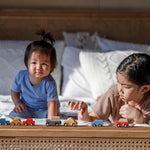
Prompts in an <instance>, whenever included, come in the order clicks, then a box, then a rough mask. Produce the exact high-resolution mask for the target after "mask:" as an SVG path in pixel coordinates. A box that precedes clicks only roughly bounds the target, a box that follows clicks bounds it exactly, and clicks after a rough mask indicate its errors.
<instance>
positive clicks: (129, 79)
mask: <svg viewBox="0 0 150 150" xmlns="http://www.w3.org/2000/svg"><path fill="white" fill-rule="evenodd" d="M116 73H117V82H118V83H117V85H115V86H113V87H111V88H110V89H109V90H108V91H107V92H106V93H105V94H104V95H102V96H101V97H100V99H99V100H98V101H97V103H96V104H95V105H94V106H93V108H92V110H93V111H92V112H91V113H89V114H88V110H87V109H88V108H87V104H86V103H84V102H81V101H78V102H76V103H74V102H68V105H69V106H70V108H71V109H73V110H78V119H79V120H85V121H93V120H95V119H102V120H106V119H109V120H110V121H111V122H112V123H114V122H115V121H116V120H119V119H120V118H126V119H128V120H129V122H130V123H136V124H141V123H148V121H149V120H150V56H149V55H147V54H141V53H139V54H132V55H130V56H128V57H127V58H125V59H124V60H123V61H122V62H121V63H120V65H119V66H118V68H117V70H116Z"/></svg>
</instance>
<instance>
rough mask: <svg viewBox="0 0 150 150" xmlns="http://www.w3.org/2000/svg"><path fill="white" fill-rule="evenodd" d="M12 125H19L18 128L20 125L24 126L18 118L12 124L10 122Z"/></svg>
mask: <svg viewBox="0 0 150 150" xmlns="http://www.w3.org/2000/svg"><path fill="white" fill-rule="evenodd" d="M10 125H13V126H14V125H18V126H20V125H22V122H21V120H20V119H18V118H15V119H14V120H12V121H11V122H10Z"/></svg>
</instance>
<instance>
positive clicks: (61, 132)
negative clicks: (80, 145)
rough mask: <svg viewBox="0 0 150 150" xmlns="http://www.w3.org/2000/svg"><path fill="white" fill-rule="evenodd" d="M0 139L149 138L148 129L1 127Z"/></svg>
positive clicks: (149, 131)
mask: <svg viewBox="0 0 150 150" xmlns="http://www.w3.org/2000/svg"><path fill="white" fill-rule="evenodd" d="M0 137H61V138H62V137H63V138H69V137H73V138H77V137H80V138H92V137H93V138H140V139H142V138H147V139H149V138H150V128H149V127H128V128H123V127H121V128H117V127H100V128H99V127H88V126H78V127H64V126H59V127H52V126H49V127H46V126H32V127H31V126H27V127H26V126H1V127H0Z"/></svg>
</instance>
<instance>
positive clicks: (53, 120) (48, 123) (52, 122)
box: [46, 116, 61, 126]
mask: <svg viewBox="0 0 150 150" xmlns="http://www.w3.org/2000/svg"><path fill="white" fill-rule="evenodd" d="M60 124H61V120H60V117H59V116H53V117H52V118H51V119H47V120H46V126H59V125H60Z"/></svg>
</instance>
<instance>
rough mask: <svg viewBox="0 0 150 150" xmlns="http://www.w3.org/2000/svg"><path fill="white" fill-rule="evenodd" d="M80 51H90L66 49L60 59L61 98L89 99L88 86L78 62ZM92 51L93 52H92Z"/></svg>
mask: <svg viewBox="0 0 150 150" xmlns="http://www.w3.org/2000/svg"><path fill="white" fill-rule="evenodd" d="M81 51H91V50H86V49H78V48H74V47H66V48H65V50H64V54H63V58H62V66H63V84H62V93H61V95H62V96H65V97H91V96H92V94H91V92H90V86H89V84H88V82H87V80H86V78H85V76H84V74H83V71H82V68H81V66H80V62H79V53H80V52H81ZM92 51H93V50H92Z"/></svg>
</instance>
